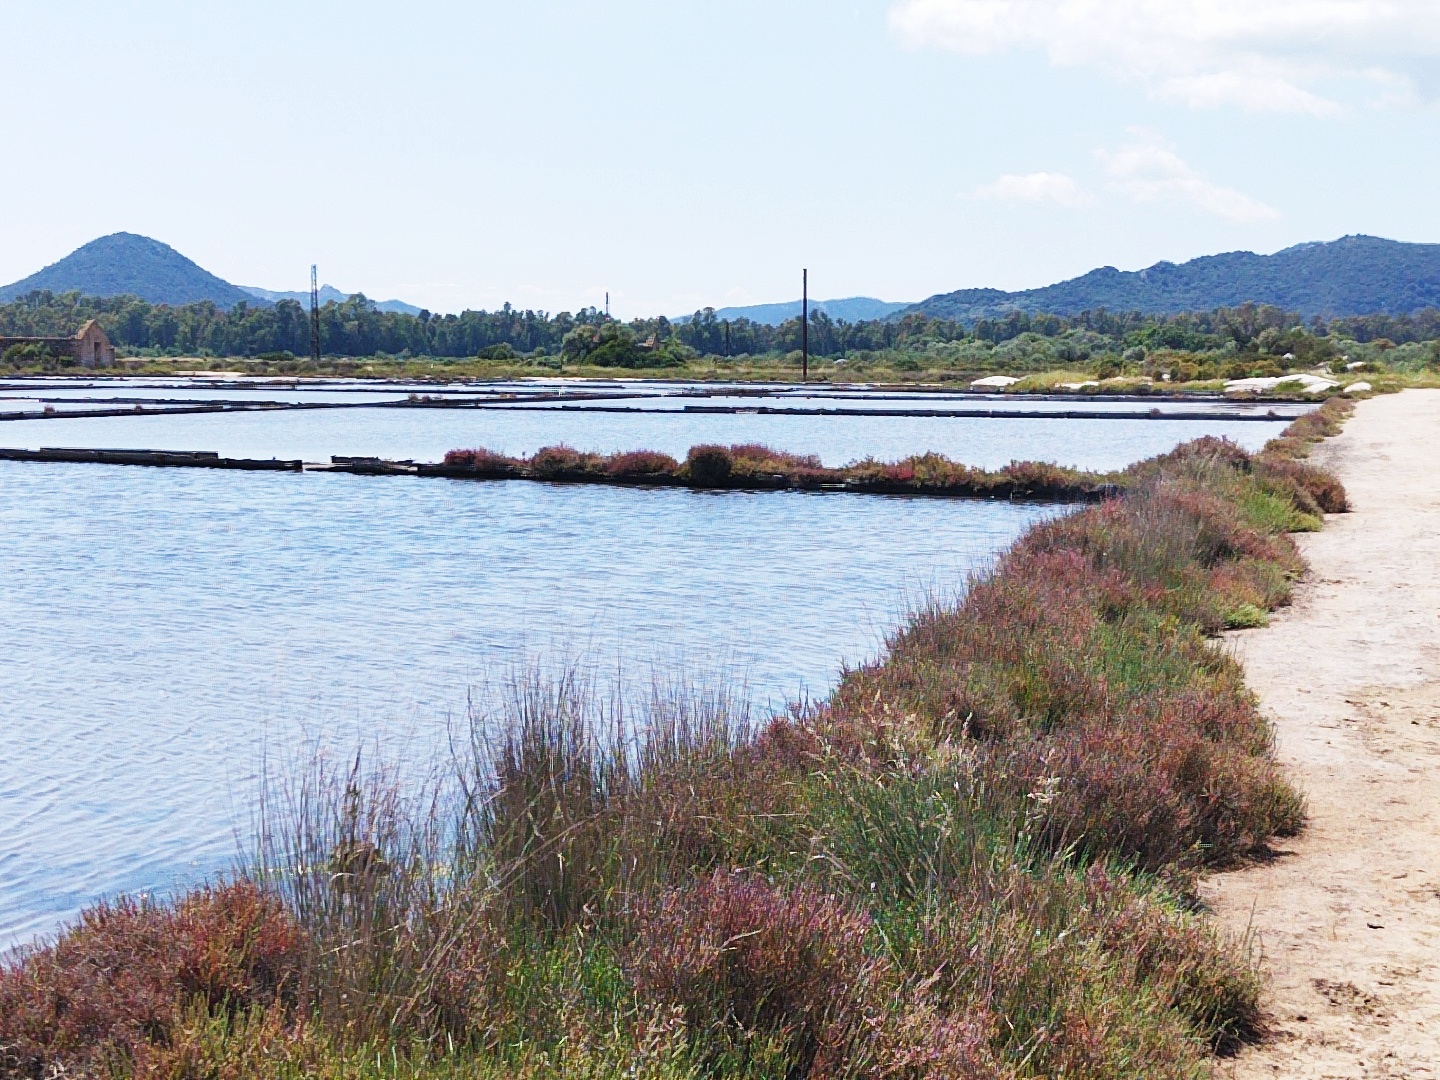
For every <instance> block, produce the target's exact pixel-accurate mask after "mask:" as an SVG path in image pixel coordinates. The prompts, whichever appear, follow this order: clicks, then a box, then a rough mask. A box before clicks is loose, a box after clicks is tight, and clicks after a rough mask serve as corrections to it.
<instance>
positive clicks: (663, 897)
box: [0, 440, 1344, 1080]
mask: <svg viewBox="0 0 1440 1080" xmlns="http://www.w3.org/2000/svg"><path fill="white" fill-rule="evenodd" d="M1284 450H1285V448H1284V447H1283V446H1282V447H1278V448H1276V447H1272V448H1271V449H1268V450H1267V451H1266V452H1265V453H1263V454H1261V455H1254V456H1252V455H1249V454H1246V453H1244V452H1243V451H1241V450H1239V449H1238V448H1237V447H1235V446H1233V445H1232V444H1229V443H1226V442H1223V441H1220V440H1199V441H1197V442H1195V443H1191V444H1188V445H1186V446H1184V447H1181V448H1179V449H1177V450H1176V451H1174V452H1172V453H1171V454H1167V455H1164V456H1162V457H1160V458H1157V459H1154V460H1152V461H1150V462H1145V463H1142V464H1140V465H1138V466H1136V467H1134V468H1132V469H1131V470H1129V471H1128V472H1127V474H1126V475H1125V476H1124V477H1123V478H1122V486H1123V487H1124V489H1125V493H1124V495H1123V496H1122V497H1119V498H1115V499H1111V500H1109V501H1107V502H1104V503H1102V504H1100V505H1098V506H1092V507H1089V508H1086V509H1084V510H1082V511H1080V512H1078V513H1075V514H1072V515H1070V516H1068V517H1064V518H1060V519H1056V520H1052V521H1050V522H1048V523H1045V524H1043V525H1041V526H1039V527H1037V528H1035V529H1033V530H1032V531H1031V532H1030V533H1028V534H1027V535H1026V536H1024V537H1022V538H1021V540H1020V541H1019V542H1017V543H1016V544H1015V545H1014V546H1013V547H1012V548H1011V549H1010V550H1009V551H1008V552H1006V553H1005V554H1004V555H1003V556H1002V557H1001V558H1000V559H999V560H998V561H997V562H996V564H995V565H994V567H993V568H992V569H991V570H990V571H989V572H988V573H986V574H983V575H980V576H979V577H977V578H976V580H975V581H973V582H972V584H971V586H970V588H969V590H968V592H967V593H966V595H965V596H964V597H963V598H962V599H961V600H959V601H958V602H956V603H953V604H932V605H931V606H929V607H927V608H926V609H924V610H922V611H920V612H917V613H916V614H915V615H914V616H913V618H912V619H911V620H910V622H909V623H908V625H907V626H906V627H904V628H903V629H902V630H900V631H899V632H897V633H896V634H895V635H894V636H893V637H892V639H891V641H890V642H889V647H888V649H887V650H886V653H885V655H884V656H883V657H882V658H881V659H880V660H878V661H876V662H875V663H873V664H869V665H866V666H864V667H861V668H858V669H856V670H853V671H849V672H846V673H845V674H844V676H843V678H842V680H841V683H840V685H839V687H838V688H837V690H836V691H835V692H834V694H833V695H832V696H831V697H830V699H829V700H827V701H825V702H823V703H822V704H820V705H819V706H816V707H813V708H803V709H802V708H796V709H794V710H792V712H791V713H790V714H788V715H785V716H782V717H778V718H774V719H772V720H771V721H770V722H769V723H767V724H766V725H765V726H764V727H763V729H761V730H759V731H752V730H751V727H750V724H749V721H748V718H747V717H746V716H745V713H744V711H743V710H742V709H737V708H736V707H735V706H734V705H733V703H732V702H730V701H729V700H728V698H727V697H726V695H725V694H723V693H711V694H704V693H697V692H695V691H690V690H685V689H683V688H682V689H680V690H674V689H667V688H665V687H663V686H662V687H659V688H657V689H656V690H655V691H654V692H653V693H652V694H651V696H650V698H649V699H648V700H645V701H642V702H640V703H638V705H637V704H634V703H633V702H632V701H630V700H629V699H626V698H623V697H613V696H607V695H605V694H601V693H597V692H596V690H595V687H594V686H593V685H592V684H591V683H590V682H588V681H587V680H586V679H585V678H582V677H580V676H579V675H577V674H576V673H574V672H571V673H568V674H565V675H562V676H561V677H559V678H555V679H542V678H539V677H525V678H521V679H519V680H517V681H516V682H515V684H514V685H513V686H512V687H511V688H510V693H509V695H508V698H507V700H506V701H505V702H504V703H503V705H502V706H500V707H497V709H496V710H495V711H494V712H493V713H484V714H478V715H477V716H476V717H474V718H472V728H471V731H470V734H469V737H468V738H462V739H459V740H457V741H456V744H455V748H454V750H455V752H454V754H453V756H452V758H451V759H450V760H448V761H447V762H446V763H445V764H444V766H443V767H442V768H437V771H436V772H435V774H434V775H433V776H432V777H431V778H430V779H429V780H427V781H425V782H415V781H410V782H406V783H401V782H399V781H398V780H396V779H395V777H393V776H392V775H390V774H388V773H386V772H385V771H384V770H383V769H369V768H366V767H364V766H363V765H362V762H361V761H359V760H358V759H357V760H356V762H354V763H353V764H352V765H350V766H349V767H348V768H342V769H339V770H335V771H327V770H326V769H325V768H323V767H317V768H316V770H315V771H313V772H311V773H304V774H301V775H300V776H299V777H297V778H296V779H295V780H294V781H293V782H292V783H291V784H290V785H289V786H288V787H286V788H284V789H283V791H281V792H279V793H278V794H276V795H275V797H273V798H271V799H270V800H269V801H268V802H267V805H266V808H265V818H264V827H263V829H262V830H261V838H260V841H259V843H258V848H257V851H256V852H255V860H254V865H253V868H252V869H250V870H248V871H247V873H246V875H245V881H244V882H242V883H240V884H236V885H232V886H227V887H226V888H224V889H216V890H202V891H200V892H197V893H195V894H193V895H191V896H188V897H182V898H180V899H179V900H177V901H175V902H173V903H170V904H145V905H135V904H128V903H122V904H119V905H110V906H101V907H99V908H96V909H94V910H92V911H91V912H89V913H87V915H86V916H85V917H84V918H83V919H82V920H81V921H80V922H79V923H78V924H77V925H75V926H74V927H72V928H70V929H69V930H67V931H65V932H64V933H63V934H62V935H61V936H60V937H59V938H58V939H57V940H56V941H55V942H54V943H52V944H50V945H48V946H45V947H43V948H37V949H33V950H31V951H29V952H28V953H26V954H24V955H22V956H20V957H19V958H18V959H16V960H14V961H12V962H10V963H8V964H6V965H5V966H3V967H0V1076H7V1077H27V1078H28V1077H37V1078H38V1077H42V1076H51V1075H62V1074H68V1073H85V1074H86V1075H89V1074H90V1073H92V1072H97V1071H99V1072H102V1073H103V1074H105V1075H110V1076H116V1077H124V1076H135V1077H141V1076H146V1077H149V1076H154V1077H162V1076H163V1077H190V1076H206V1077H220V1078H225V1080H248V1078H250V1077H255V1078H257V1080H258V1078H260V1077H266V1078H270V1077H295V1078H297V1080H298V1078H299V1077H321V1078H330V1077H334V1078H335V1080H339V1078H340V1077H347V1078H350V1077H355V1078H370V1077H375V1078H380V1077H387V1078H388V1077H395V1078H400V1077H408V1078H420V1077H437V1078H443V1077H451V1076H454V1077H459V1076H462V1075H463V1076H466V1077H472V1078H473V1077H479V1078H489V1077H496V1078H498V1077H502V1076H503V1077H523V1078H536V1080H538V1078H540V1077H567V1078H568V1077H575V1076H579V1077H593V1078H595V1080H609V1078H614V1080H620V1078H622V1077H640V1078H646V1080H699V1078H702V1077H727V1078H730V1077H736V1078H753V1080H761V1078H765V1080H772V1078H776V1077H784V1078H795V1080H800V1078H807V1080H942V1078H944V1080H948V1078H954V1077H962V1078H972V1080H1022V1078H1026V1080H1029V1078H1034V1080H1039V1078H1042V1077H1043V1078H1050V1077H1059V1076H1064V1077H1068V1078H1074V1080H1110V1078H1113V1077H1116V1076H1136V1077H1140V1076H1143V1077H1146V1078H1147V1080H1199V1078H1200V1077H1203V1076H1206V1075H1209V1070H1210V1063H1209V1060H1208V1059H1209V1055H1211V1054H1213V1053H1215V1052H1224V1051H1226V1050H1228V1049H1230V1048H1232V1047H1234V1046H1235V1045H1236V1044H1237V1043H1238V1042H1241V1041H1243V1040H1245V1039H1249V1038H1252V1037H1253V1036H1254V1035H1255V1033H1256V1032H1257V1031H1258V1030H1259V1028H1260V1023H1261V1022H1260V1014H1259V1011H1258V1005H1257V1000H1258V993H1259V987H1258V979H1257V976H1256V973H1255V970H1254V968H1253V966H1252V964H1251V962H1250V958H1249V956H1248V953H1247V952H1246V950H1245V949H1244V947H1243V945H1241V944H1237V943H1235V942H1232V941H1228V940H1225V939H1223V938H1221V937H1219V936H1218V935H1217V934H1216V933H1215V931H1214V930H1213V929H1212V928H1211V927H1210V926H1209V925H1207V924H1206V923H1205V922H1204V921H1203V918H1202V917H1201V916H1198V915H1196V914H1194V913H1193V912H1192V911H1191V910H1190V909H1189V906H1188V905H1187V899H1188V897H1189V891H1190V887H1191V881H1192V875H1193V873H1194V872H1195V870H1196V869H1197V868H1200V867H1204V866H1216V865H1224V864H1226V863H1229V862H1232V861H1234V860H1236V859H1238V858H1242V857H1244V856H1245V855H1247V854H1248V853H1252V852H1255V851H1257V850H1258V849H1260V848H1262V847H1263V845H1264V844H1265V842H1266V840H1267V838H1269V837H1271V836H1273V835H1275V834H1277V833H1286V832H1289V831H1293V830H1294V829H1296V828H1298V827H1299V825H1300V823H1301V816H1302V808H1301V803H1300V800H1299V797H1298V796H1297V795H1296V793H1295V792H1294V791H1293V790H1292V789H1291V788H1290V787H1289V786H1288V785H1287V784H1286V783H1285V781H1284V779H1283V777H1282V776H1281V775H1280V774H1279V772H1278V771H1277V769H1276V766H1275V762H1274V759H1273V754H1272V748H1271V732H1270V729H1269V727H1268V725H1267V724H1266V723H1265V721H1264V719H1263V718H1262V717H1261V716H1260V715H1259V713H1258V712H1257V710H1256V707H1255V704H1254V701H1253V700H1252V698H1251V697H1250V695H1249V694H1248V692H1247V691H1246V689H1245V686H1244V683H1243V680H1242V678H1241V672H1240V669H1239V668H1238V666H1237V665H1236V663H1235V662H1234V661H1233V659H1232V658H1231V657H1230V656H1229V655H1228V654H1227V653H1226V652H1224V651H1223V650H1222V649H1220V648H1218V647H1217V646H1216V645H1215V643H1214V642H1213V641H1212V640H1211V638H1212V636H1213V635H1214V634H1216V633H1218V632H1219V631H1220V630H1222V629H1224V628H1225V627H1226V626H1233V625H1236V624H1237V623H1243V622H1247V621H1253V620H1254V619H1255V617H1256V616H1258V617H1259V618H1261V619H1263V617H1264V614H1265V612H1267V611H1269V610H1271V609H1272V608H1274V607H1275V606H1276V605H1278V604H1282V603H1284V602H1285V601H1286V599H1287V598H1288V595H1289V590H1290V588H1291V585H1292V583H1293V581H1294V579H1295V577H1296V576H1297V575H1298V574H1299V573H1300V572H1301V570H1302V569H1303V567H1302V564H1301V562H1300V559H1299V557H1298V555H1297V553H1296V549H1295V547H1294V545H1293V543H1292V542H1291V541H1290V539H1289V537H1288V535H1287V532H1288V531H1290V530H1292V529H1295V528H1303V527H1306V523H1307V521H1306V519H1308V518H1314V519H1316V520H1318V514H1320V513H1324V512H1334V511H1335V510H1337V509H1339V508H1343V506H1344V492H1343V489H1341V488H1340V487H1339V485H1338V484H1337V483H1335V482H1334V480H1333V478H1330V477H1329V476H1328V475H1326V474H1324V473H1322V472H1320V471H1319V470H1314V469H1311V468H1310V467H1308V466H1299V465H1297V464H1296V463H1295V462H1294V461H1293V460H1292V459H1288V458H1286V457H1284ZM537 459H538V460H539V461H540V468H541V469H543V470H548V471H549V474H550V475H552V476H556V477H562V478H564V477H568V476H570V475H572V474H573V472H574V471H575V470H594V469H611V468H618V469H619V470H620V472H619V473H617V474H616V475H625V476H638V477H648V476H652V475H656V474H653V473H652V472H651V470H653V469H657V468H663V469H672V466H673V469H672V474H673V472H674V471H675V470H679V471H680V472H683V473H685V474H686V475H687V477H688V479H687V481H686V482H691V483H697V484H700V483H702V482H704V483H709V484H712V485H716V486H719V485H723V484H725V483H728V482H730V478H731V477H732V476H734V475H735V474H736V473H737V472H738V473H742V474H744V475H746V476H748V477H750V478H752V479H753V477H756V476H760V475H764V474H765V470H779V471H780V472H781V473H782V474H787V471H788V475H789V476H791V477H794V476H801V477H805V478H806V479H805V480H804V482H805V483H811V482H815V475H816V473H817V472H818V473H826V472H827V470H823V469H820V467H819V465H818V463H816V462H814V461H813V459H806V458H801V457H796V456H793V455H777V454H775V453H773V452H771V451H768V450H765V449H764V448H759V447H743V446H742V447H697V448H695V449H694V450H692V451H691V454H690V455H689V457H688V458H687V461H686V462H685V463H684V464H683V465H682V464H678V463H675V462H673V459H666V458H663V456H659V455H655V456H649V455H633V456H630V457H629V458H628V459H627V460H624V461H620V462H619V464H618V465H617V460H618V459H614V458H612V459H603V458H597V457H595V456H593V455H584V454H579V453H578V452H576V451H573V450H569V449H568V448H564V447H552V448H549V449H547V450H545V451H542V452H541V453H540V454H537V455H536V456H535V458H532V459H530V462H529V463H527V464H525V466H524V467H525V468H527V469H529V468H534V467H535V466H534V462H535V461H536V460H537ZM471 460H472V461H473V462H474V463H475V467H476V468H477V469H478V468H481V467H491V465H485V464H484V463H485V462H487V461H490V459H487V458H483V457H481V456H480V455H476V456H475V457H474V458H472V459H471ZM492 465H493V467H496V468H499V467H506V468H508V467H510V466H509V465H508V464H506V463H505V462H500V463H499V464H494V463H492ZM854 468H855V469H856V470H857V472H856V473H855V477H856V478H857V479H858V480H859V481H860V482H866V483H876V484H880V483H901V484H912V485H919V484H928V485H932V486H944V485H959V484H976V483H979V482H980V481H979V480H977V479H976V476H975V474H973V473H972V472H970V471H969V470H965V468H964V467H963V466H958V465H955V464H954V463H950V462H946V461H945V460H944V459H939V458H935V457H934V456H931V455H924V456H921V457H916V458H912V459H909V460H908V461H907V462H903V463H899V464H897V465H879V464H876V463H873V462H872V463H862V466H856V467H854ZM707 470H708V471H707ZM1003 472H1004V470H1002V473H1003ZM998 475H1000V474H987V476H990V477H993V476H998ZM866 477H868V478H869V479H868V480H866V479H865V478H866ZM747 482H749V481H747ZM787 482H788V481H787ZM984 482H985V483H989V482H990V479H985V480H984ZM997 482H998V481H997ZM1065 482H1068V477H1067V475H1066V474H1064V473H1063V471H1053V472H1052V471H1050V469H1049V467H1030V466H1012V467H1011V468H1010V471H1009V473H1008V478H1007V479H1006V480H1005V483H1008V484H1011V485H1015V486H1016V490H1018V489H1020V488H1022V487H1023V489H1024V490H1040V489H1044V488H1045V487H1046V486H1047V485H1055V484H1063V483H1065ZM87 1070H88V1071H87Z"/></svg>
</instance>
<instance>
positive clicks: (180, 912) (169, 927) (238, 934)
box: [0, 884, 306, 1076]
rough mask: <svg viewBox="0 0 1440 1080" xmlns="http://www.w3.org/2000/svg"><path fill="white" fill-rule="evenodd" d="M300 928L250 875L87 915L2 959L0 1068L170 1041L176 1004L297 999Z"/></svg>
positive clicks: (39, 1067) (34, 1066)
mask: <svg viewBox="0 0 1440 1080" xmlns="http://www.w3.org/2000/svg"><path fill="white" fill-rule="evenodd" d="M305 951H306V942H305V939H304V936H303V934H302V933H301V931H300V930H299V928H298V927H297V926H296V924H295V923H294V922H293V921H292V920H291V918H290V917H289V916H288V915H287V914H286V913H285V912H284V911H283V910H282V909H281V907H280V905H279V904H278V903H277V902H276V901H274V900H272V899H271V898H269V897H267V896H265V895H263V894H262V893H261V892H260V891H259V890H258V889H256V888H255V887H253V886H251V885H245V884H237V885H229V886H226V887H224V888H219V889H204V890H201V891H199V892H195V893H191V894H190V895H188V896H186V897H185V898H184V899H183V900H181V901H179V902H178V903H176V904H175V905H173V906H161V905H157V904H153V903H150V902H138V901H133V900H121V901H118V902H116V903H114V904H102V905H100V906H98V907H95V908H92V909H90V910H89V911H87V912H86V913H85V914H84V915H82V916H81V918H80V922H79V923H78V924H77V925H75V926H74V927H72V928H70V929H69V930H67V931H65V932H64V933H63V934H62V935H61V937H60V938H59V940H58V941H56V942H55V944H53V945H50V946H48V947H46V948H42V949H38V950H36V951H34V952H31V953H29V954H28V955H26V956H24V957H22V958H21V959H20V960H19V961H18V962H16V963H15V964H13V965H11V966H9V967H6V968H4V969H3V970H0V1072H4V1071H6V1069H8V1070H10V1071H13V1072H16V1073H18V1074H20V1075H35V1076H38V1075H40V1073H41V1072H42V1071H45V1070H50V1069H52V1068H53V1067H55V1066H57V1065H58V1066H65V1065H73V1064H79V1065H84V1064H87V1063H92V1062H102V1061H104V1060H107V1059H108V1058H111V1057H114V1056H115V1055H119V1056H121V1057H122V1058H123V1057H126V1056H130V1055H131V1054H133V1052H134V1051H135V1049H136V1048H137V1047H138V1046H140V1045H142V1044H144V1043H145V1042H147V1041H153V1042H162V1043H163V1042H164V1041H165V1040H166V1039H167V1037H168V1032H169V1031H170V1028H171V1026H172V1025H173V1024H174V1022H175V1020H176V1016H177V1008H179V1007H180V1006H181V1005H183V1004H185V1003H186V1002H187V1001H189V1000H193V999H199V1000H200V1001H201V1002H202V1003H203V1004H204V1005H205V1006H207V1007H209V1008H212V1009H216V1008H228V1009H245V1008H249V1007H251V1006H257V1005H258V1006H265V1005H271V1004H274V1003H276V1002H284V1001H289V1000H292V999H293V998H294V996H295V995H296V993H297V991H298V989H299V984H300V981H301V978H302V973H303V970H304V963H305Z"/></svg>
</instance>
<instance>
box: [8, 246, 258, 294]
mask: <svg viewBox="0 0 1440 1080" xmlns="http://www.w3.org/2000/svg"><path fill="white" fill-rule="evenodd" d="M37 290H43V291H45V292H51V293H56V294H60V293H70V292H78V293H80V294H82V295H84V296H96V297H102V298H103V297H110V296H138V297H139V298H140V299H142V300H145V301H146V302H148V303H151V304H169V305H171V306H175V307H178V306H180V305H182V304H195V303H200V302H201V301H204V300H208V301H210V302H211V303H213V304H214V305H215V306H216V307H219V308H222V309H228V308H232V307H234V306H235V305H236V304H238V303H241V302H242V301H244V302H246V303H250V304H254V303H255V302H256V299H255V297H253V296H251V295H250V294H249V293H247V292H246V291H245V290H244V289H241V288H239V287H238V286H235V285H231V284H230V283H229V282H228V281H224V280H222V279H221V278H218V277H216V276H215V275H214V274H212V273H210V272H209V271H208V270H205V269H203V268H201V267H200V266H197V265H196V264H195V263H193V262H191V261H190V260H189V259H187V258H186V257H185V256H184V255H181V254H180V253H179V252H178V251H176V250H175V249H174V248H172V247H170V246H169V245H167V244H162V243H161V242H160V241H159V240H152V239H150V238H149V237H148V236H136V235H135V234H134V233H124V232H121V233H113V234H111V235H110V236H102V237H100V239H98V240H92V241H90V243H88V244H86V245H85V246H84V247H82V248H78V249H77V250H75V251H73V252H71V253H70V254H69V255H67V256H65V258H63V259H61V260H60V261H59V262H57V263H54V264H53V265H51V266H47V267H46V268H45V269H44V270H41V271H40V272H39V273H38V274H31V275H30V276H29V277H28V278H26V279H25V280H23V281H17V282H15V283H14V284H13V285H5V286H3V287H0V303H4V302H7V301H10V300H15V299H17V298H19V297H21V296H25V295H27V294H28V293H31V292H35V291H37Z"/></svg>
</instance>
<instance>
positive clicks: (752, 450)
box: [730, 443, 824, 474]
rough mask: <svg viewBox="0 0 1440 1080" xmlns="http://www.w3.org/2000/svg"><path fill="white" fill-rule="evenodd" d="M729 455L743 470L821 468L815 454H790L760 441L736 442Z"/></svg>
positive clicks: (786, 470)
mask: <svg viewBox="0 0 1440 1080" xmlns="http://www.w3.org/2000/svg"><path fill="white" fill-rule="evenodd" d="M730 456H731V458H733V459H734V461H735V465H736V467H737V468H739V469H740V470H741V471H743V472H769V473H786V474H788V473H790V472H793V471H795V470H797V469H823V468H824V466H823V465H821V464H820V458H819V457H818V456H817V455H815V454H792V453H789V452H788V451H785V450H775V449H773V448H772V447H769V446H764V445H762V444H760V443H737V444H736V445H734V446H732V447H730Z"/></svg>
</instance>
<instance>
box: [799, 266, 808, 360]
mask: <svg viewBox="0 0 1440 1080" xmlns="http://www.w3.org/2000/svg"><path fill="white" fill-rule="evenodd" d="M800 381H801V382H809V381H810V271H809V269H805V270H801V271H800Z"/></svg>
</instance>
